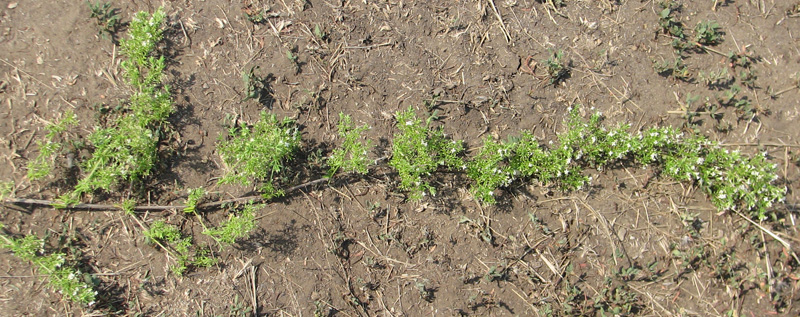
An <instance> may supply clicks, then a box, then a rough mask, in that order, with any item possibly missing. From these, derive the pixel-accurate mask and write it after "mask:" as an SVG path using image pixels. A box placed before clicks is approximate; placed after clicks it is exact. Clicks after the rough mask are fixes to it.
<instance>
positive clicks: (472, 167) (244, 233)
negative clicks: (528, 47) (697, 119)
mask: <svg viewBox="0 0 800 317" xmlns="http://www.w3.org/2000/svg"><path fill="white" fill-rule="evenodd" d="M164 19H165V14H164V12H163V11H162V10H161V9H159V10H157V11H156V12H155V13H153V14H152V15H150V14H148V13H146V12H140V13H137V14H136V15H135V16H134V18H133V20H132V21H131V23H130V25H129V38H128V39H123V40H121V41H120V46H121V51H122V52H123V53H124V55H125V56H127V60H126V61H124V62H123V63H122V64H121V67H122V68H123V70H124V73H125V78H126V82H127V83H128V85H129V86H130V87H131V90H132V93H131V97H130V100H129V102H128V104H127V106H128V107H126V108H125V110H124V111H122V112H121V113H119V114H118V115H117V116H116V117H115V118H112V119H111V120H109V122H111V124H110V125H108V126H107V127H102V128H97V129H95V131H94V132H93V133H92V134H91V135H89V136H88V138H87V139H88V141H89V142H88V143H89V144H90V146H91V148H93V151H92V156H91V157H90V158H88V159H87V160H85V161H84V162H82V163H81V164H80V168H81V170H82V171H83V173H82V175H83V176H82V177H81V178H80V179H79V180H78V181H77V185H76V186H75V188H74V190H73V191H72V192H71V193H68V194H66V195H62V196H61V197H59V199H60V206H61V207H68V206H69V205H71V204H74V203H78V202H80V201H81V199H82V197H83V196H84V195H87V194H93V193H96V192H100V191H103V192H107V193H110V192H113V191H114V190H116V189H117V188H118V187H119V185H120V184H122V183H130V184H133V183H137V182H142V181H143V178H144V177H146V176H148V175H149V174H150V173H151V172H152V170H153V168H154V166H156V165H157V163H158V162H157V159H158V148H159V146H158V144H159V142H160V141H162V140H163V139H164V138H165V135H166V134H167V133H168V131H169V127H168V124H167V118H168V116H169V115H170V114H171V113H172V111H173V106H172V100H171V94H170V91H169V87H168V86H167V85H165V84H164V83H163V71H164V68H165V60H164V57H163V56H160V55H159V54H158V45H159V42H160V41H161V39H162V37H163V22H164ZM253 70H254V69H251V70H250V73H247V75H249V76H248V77H247V78H253V77H254V76H255V74H254V73H253ZM248 91H249V90H248ZM258 91H259V94H258V95H255V94H253V93H252V92H250V91H249V92H248V96H247V97H250V98H254V99H260V98H261V97H262V96H261V93H267V92H266V91H265V89H261V88H259V89H258ZM251 95H253V96H251ZM246 99H247V98H246ZM567 113H568V117H567V119H566V120H565V125H564V126H565V129H564V131H563V132H562V133H561V134H559V135H558V137H557V138H556V139H554V140H552V141H550V142H547V143H546V144H545V142H542V141H541V140H538V139H537V138H536V137H534V136H533V134H532V133H531V132H528V131H523V132H521V133H520V134H519V135H518V136H513V137H509V138H508V139H507V140H505V141H502V140H496V139H495V138H492V137H487V138H486V139H485V140H484V142H483V146H482V147H481V148H480V149H479V150H477V152H476V153H474V154H473V155H472V158H467V157H466V153H465V147H464V145H463V142H462V141H459V140H452V139H451V138H448V137H447V135H446V134H445V133H444V129H443V127H441V126H439V127H438V128H437V127H434V126H435V116H433V115H430V116H428V117H427V118H424V117H423V118H420V117H419V116H418V115H417V113H416V112H415V111H414V109H413V108H411V107H409V108H408V109H406V110H403V111H399V112H397V113H396V114H395V118H396V120H397V124H396V129H397V133H396V134H395V135H394V138H393V140H392V149H391V154H390V155H389V156H388V157H389V161H388V165H389V166H390V167H392V168H393V169H394V170H396V171H397V175H398V178H399V180H398V184H397V188H398V189H400V190H401V191H404V192H406V193H407V194H408V197H409V199H411V200H421V199H424V197H425V196H428V195H431V196H433V195H436V194H437V189H436V187H435V186H434V185H433V184H432V183H434V182H433V179H434V178H435V177H436V176H437V174H438V173H442V172H458V173H464V174H465V175H466V176H467V177H468V178H469V179H471V181H472V185H471V186H470V191H471V193H472V194H473V195H474V197H475V198H476V199H477V200H479V201H480V202H482V203H484V204H494V203H496V198H495V197H496V195H498V194H499V193H500V192H501V190H502V189H507V190H508V189H512V190H513V188H514V187H515V186H522V185H525V184H529V183H532V182H537V183H540V184H542V185H551V184H552V185H556V186H558V187H559V188H561V189H563V190H567V191H568V190H578V189H580V188H582V187H583V186H585V185H586V184H589V183H590V182H591V177H589V176H588V175H587V171H586V170H587V169H595V170H598V171H601V170H603V169H606V168H614V167H619V166H633V165H637V166H652V167H654V168H655V169H656V170H657V171H659V173H660V174H661V175H663V176H666V177H669V178H672V179H675V180H678V181H684V182H690V183H693V184H696V185H697V186H698V187H699V188H701V189H702V190H703V191H704V192H705V193H706V194H707V195H708V196H709V198H710V200H711V201H712V203H713V204H714V205H715V206H716V207H717V208H719V209H720V210H742V211H746V212H748V213H749V214H750V216H751V217H753V218H758V219H764V218H767V217H769V216H770V215H771V214H770V213H769V208H770V207H771V206H772V205H773V204H775V203H778V202H780V201H782V200H783V198H784V196H785V188H783V187H781V186H779V185H777V184H776V183H775V182H776V180H777V176H776V173H775V168H776V167H775V166H774V164H771V163H769V162H768V160H767V157H766V155H765V154H763V153H760V154H757V155H755V156H753V157H747V156H745V155H743V154H741V153H740V152H737V151H729V150H727V149H726V148H725V147H723V146H721V145H719V144H717V143H716V142H713V141H711V140H708V139H707V138H706V137H704V136H701V135H697V134H691V135H683V134H682V133H680V132H679V131H678V130H677V129H674V128H671V127H655V128H648V129H644V130H642V131H637V132H630V131H629V130H630V127H629V126H627V125H617V126H615V127H608V126H606V125H604V124H603V116H602V115H601V114H600V113H597V112H596V113H593V114H591V115H590V116H589V118H588V119H584V118H583V117H582V116H581V110H580V109H579V107H574V108H572V109H569V110H568V111H567ZM76 123H77V119H76V118H75V116H74V115H73V114H69V113H68V114H66V115H65V116H64V117H63V118H62V120H60V121H58V122H55V123H52V124H49V125H48V126H47V130H48V134H47V135H46V136H45V139H44V140H43V141H40V142H39V143H38V144H39V148H40V153H39V157H37V158H35V159H34V160H32V161H31V163H30V164H29V177H30V179H32V180H37V179H42V178H43V177H45V176H46V175H51V174H52V173H51V171H52V169H53V168H54V166H53V164H52V162H53V160H54V159H56V158H58V157H60V156H61V155H60V154H62V153H61V151H63V148H65V147H64V146H63V145H62V144H61V143H62V142H63V140H65V139H66V138H65V137H64V136H63V135H64V133H65V131H66V130H67V129H68V128H69V127H70V126H74V125H75V124H76ZM368 129H369V127H368V126H366V125H362V126H357V125H356V124H354V123H353V120H352V118H351V117H350V116H348V115H345V114H340V118H339V124H338V132H339V136H340V138H341V139H342V143H341V146H340V147H339V148H337V149H335V150H334V151H333V152H332V153H331V155H330V156H329V158H328V160H327V164H328V167H329V169H328V173H327V174H326V175H325V176H324V177H327V178H331V177H335V176H336V175H338V174H341V173H358V174H367V173H368V172H369V169H370V167H372V166H374V165H376V164H382V163H379V162H381V161H382V160H373V159H370V158H369V156H370V155H369V153H371V152H372V142H371V141H370V140H367V139H365V138H364V133H365V132H366V131H367V130H368ZM301 143H302V138H301V131H300V130H299V127H298V126H297V124H296V123H295V122H294V121H293V120H291V119H288V118H284V119H278V117H277V116H276V115H274V114H271V113H268V112H266V111H264V112H261V113H260V116H259V119H258V120H257V121H256V122H254V123H252V124H238V125H233V126H232V127H231V128H230V129H229V130H228V133H227V135H226V136H225V137H222V138H220V140H219V141H218V142H217V144H216V146H217V149H218V152H219V153H220V156H221V158H222V162H223V163H224V165H225V172H224V175H223V176H222V177H220V179H219V181H218V183H219V184H235V185H241V186H249V187H252V188H255V189H257V190H258V191H259V192H260V193H261V194H262V196H263V197H262V199H272V198H274V197H278V196H281V195H284V194H285V189H286V188H287V185H288V181H286V179H291V177H285V176H286V175H285V174H286V173H290V172H291V170H289V169H288V168H287V166H289V164H290V163H291V161H292V160H293V159H294V158H296V156H297V155H298V151H299V150H300V149H301ZM207 199H208V193H207V192H206V190H205V189H203V188H194V189H190V190H189V191H188V197H187V199H186V203H185V206H184V207H183V211H184V213H185V214H186V215H187V216H191V217H195V218H196V219H197V220H198V223H199V225H200V226H202V227H203V231H202V233H203V235H205V236H207V237H208V240H209V241H211V242H212V243H215V244H216V245H217V246H218V248H213V247H212V246H213V245H212V244H199V243H197V242H196V241H194V239H193V237H192V236H191V235H186V234H184V233H183V232H182V231H181V229H180V228H179V227H177V226H175V225H172V224H169V223H167V222H166V221H163V220H158V221H155V222H153V223H151V224H150V225H149V226H144V225H142V229H143V235H144V236H145V238H146V240H147V241H149V242H151V243H152V244H154V245H157V246H158V247H160V248H162V249H163V250H165V252H167V253H168V254H170V255H171V258H173V259H175V260H174V261H175V263H174V264H173V265H171V268H172V271H173V272H174V273H175V274H176V275H181V274H184V273H185V272H186V271H187V270H188V269H190V268H191V267H208V266H211V265H214V263H216V257H215V254H216V253H219V252H220V251H222V250H223V249H224V248H226V247H228V246H230V245H232V244H234V243H236V241H237V240H240V239H245V238H247V237H248V236H249V235H250V234H251V233H252V231H253V230H254V229H255V228H256V227H257V224H256V219H257V217H256V214H257V212H258V210H259V209H261V208H263V205H258V204H255V203H247V204H244V205H242V206H226V207H224V209H227V210H228V211H229V216H228V219H227V220H225V221H223V222H222V223H221V224H219V225H218V226H216V227H213V226H210V225H207V224H206V222H207V220H205V218H204V216H205V211H209V210H203V208H202V206H203V201H204V200H207ZM121 205H122V206H123V207H124V209H126V210H127V211H130V212H131V213H132V211H133V209H134V208H135V206H136V203H135V200H126V201H124V202H123V203H122V204H121ZM133 216H134V217H135V215H133ZM137 220H138V218H137ZM29 239H35V237H34V238H29ZM5 240H7V241H6V243H5V246H6V247H8V248H11V250H12V251H14V253H15V254H17V255H19V256H20V257H22V258H25V259H27V260H29V261H31V262H34V263H36V261H34V260H33V259H34V258H32V257H30V256H29V255H26V254H32V253H30V252H29V253H24V252H23V251H20V250H22V249H20V248H19V247H15V246H14V244H13V243H12V242H14V241H16V240H13V239H11V238H7V239H5ZM36 241H39V240H36ZM38 256H40V257H42V255H41V252H39V253H38ZM51 262H52V261H51ZM39 266H40V268H41V269H40V271H42V272H44V273H46V274H49V275H51V280H53V279H57V278H58V277H59V276H60V275H56V274H55V273H53V272H54V271H53V270H50V269H48V268H45V267H41V265H39ZM59 266H61V264H59ZM67 298H68V299H73V300H75V298H73V297H69V296H67ZM93 299H94V298H91V300H90V301H85V300H77V301H79V302H81V303H84V304H87V303H89V302H91V301H93Z"/></svg>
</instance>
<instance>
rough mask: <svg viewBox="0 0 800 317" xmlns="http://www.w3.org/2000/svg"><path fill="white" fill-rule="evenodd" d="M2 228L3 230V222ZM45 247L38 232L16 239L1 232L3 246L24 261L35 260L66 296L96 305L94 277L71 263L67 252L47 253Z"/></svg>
mask: <svg viewBox="0 0 800 317" xmlns="http://www.w3.org/2000/svg"><path fill="white" fill-rule="evenodd" d="M0 230H3V225H2V224H0ZM44 246H45V241H44V239H40V238H38V237H36V236H34V235H28V236H25V237H22V238H13V237H10V236H7V235H6V234H4V233H0V247H2V248H6V249H9V250H11V252H13V253H14V255H16V256H17V257H19V258H20V259H22V260H24V261H29V262H31V263H33V265H34V266H35V267H36V269H37V270H38V271H39V272H40V273H42V274H44V275H45V279H46V280H47V284H48V285H49V286H50V287H51V288H53V289H55V290H56V291H58V292H59V293H61V295H62V296H63V297H64V298H65V299H67V300H69V301H72V302H76V303H79V304H82V305H86V306H92V305H94V303H95V299H96V296H97V291H95V290H94V282H93V278H92V276H91V275H89V274H85V273H82V272H81V271H80V270H78V269H76V268H74V267H72V266H70V265H68V264H67V263H66V257H65V255H64V254H63V253H51V254H47V255H45V254H44Z"/></svg>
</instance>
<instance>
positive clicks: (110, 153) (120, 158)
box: [61, 8, 172, 204]
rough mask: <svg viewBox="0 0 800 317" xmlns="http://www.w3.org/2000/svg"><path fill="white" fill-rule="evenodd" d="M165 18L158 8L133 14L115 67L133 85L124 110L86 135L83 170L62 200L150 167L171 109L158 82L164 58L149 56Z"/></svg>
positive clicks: (165, 90) (71, 199) (141, 174)
mask: <svg viewBox="0 0 800 317" xmlns="http://www.w3.org/2000/svg"><path fill="white" fill-rule="evenodd" d="M165 17H166V14H165V13H164V11H163V9H162V8H159V9H158V10H156V12H154V13H153V14H152V15H150V14H149V13H147V12H139V13H137V14H136V15H135V16H134V18H133V20H132V21H131V23H130V27H129V36H130V38H128V39H122V40H121V41H120V50H121V51H122V53H123V54H124V55H126V56H127V57H128V59H127V60H125V61H122V63H121V64H120V66H121V67H122V69H123V70H124V73H125V78H126V79H127V81H128V84H129V85H130V86H131V87H132V88H133V90H134V91H133V93H132V95H131V97H130V105H129V113H126V114H124V115H123V116H120V117H118V118H117V119H116V120H115V121H114V123H113V124H112V125H111V126H110V127H106V128H97V129H95V131H94V132H93V133H92V134H91V135H89V137H88V139H89V142H90V143H91V145H92V146H93V147H94V152H93V153H92V157H91V158H90V159H89V160H88V161H86V162H84V164H83V170H84V171H86V175H85V176H84V177H83V178H82V179H80V180H79V181H78V184H77V185H76V186H75V189H74V191H73V192H72V193H71V194H68V195H65V196H62V197H61V199H62V201H64V202H65V204H68V203H73V202H75V201H77V200H78V199H79V197H80V196H81V195H82V194H84V193H89V192H92V191H94V190H97V189H103V190H109V189H110V188H111V186H113V185H115V184H116V183H118V182H119V180H125V181H128V182H135V181H138V180H140V179H141V178H142V177H144V176H146V175H149V173H150V171H151V170H152V168H153V167H154V166H155V164H156V162H157V159H158V155H157V154H158V153H157V151H158V142H159V140H160V139H161V136H162V135H163V132H162V131H163V130H164V128H165V127H164V126H165V124H166V119H167V117H168V116H169V115H170V114H171V113H172V99H171V95H170V92H169V87H167V86H166V85H163V84H162V77H163V71H164V67H165V60H164V57H163V56H159V57H156V56H154V54H155V50H156V46H157V44H158V42H159V41H161V39H162V37H163V35H162V32H163V30H162V26H161V24H162V22H163V20H164V18H165Z"/></svg>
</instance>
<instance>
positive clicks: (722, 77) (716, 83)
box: [698, 68, 734, 88]
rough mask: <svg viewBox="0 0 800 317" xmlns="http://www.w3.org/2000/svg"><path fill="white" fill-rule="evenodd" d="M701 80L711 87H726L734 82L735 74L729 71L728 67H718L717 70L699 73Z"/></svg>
mask: <svg viewBox="0 0 800 317" xmlns="http://www.w3.org/2000/svg"><path fill="white" fill-rule="evenodd" d="M698 77H699V78H700V81H702V82H703V83H704V84H705V85H706V86H708V87H709V88H721V87H726V86H728V85H730V84H732V83H733V81H734V78H733V75H731V74H730V73H728V69H727V68H722V69H717V70H716V71H709V72H704V71H701V72H700V73H699V74H698Z"/></svg>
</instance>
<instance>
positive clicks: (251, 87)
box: [242, 66, 269, 102]
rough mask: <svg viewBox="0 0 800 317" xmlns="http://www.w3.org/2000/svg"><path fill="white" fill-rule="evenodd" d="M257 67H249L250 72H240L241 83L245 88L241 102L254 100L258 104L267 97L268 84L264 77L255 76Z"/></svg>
mask: <svg viewBox="0 0 800 317" xmlns="http://www.w3.org/2000/svg"><path fill="white" fill-rule="evenodd" d="M258 68H259V67H258V66H253V67H250V70H249V71H247V72H245V71H242V81H243V82H244V86H245V96H244V99H242V101H245V100H248V99H255V100H256V101H258V102H262V101H264V100H265V99H266V98H268V97H269V84H268V83H267V78H266V77H261V76H258V75H256V73H255V71H256V69H258Z"/></svg>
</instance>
